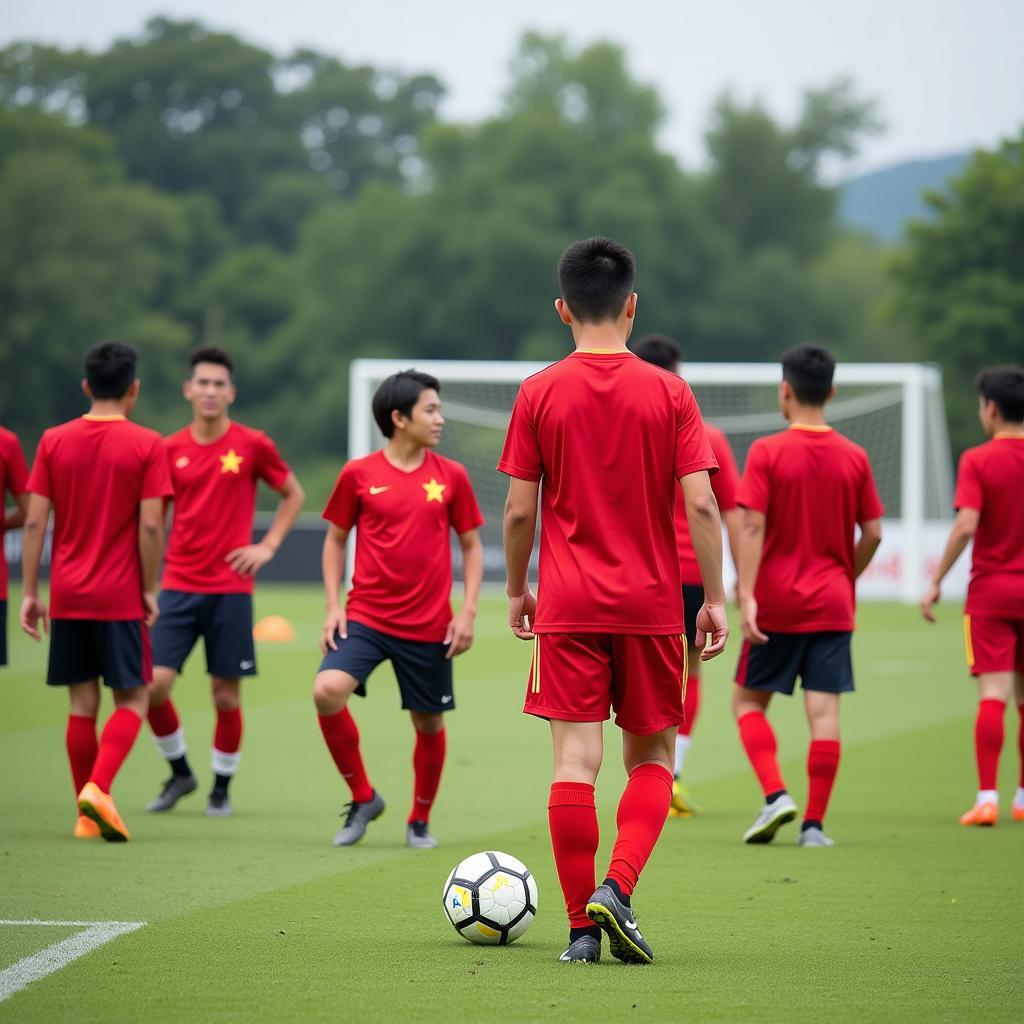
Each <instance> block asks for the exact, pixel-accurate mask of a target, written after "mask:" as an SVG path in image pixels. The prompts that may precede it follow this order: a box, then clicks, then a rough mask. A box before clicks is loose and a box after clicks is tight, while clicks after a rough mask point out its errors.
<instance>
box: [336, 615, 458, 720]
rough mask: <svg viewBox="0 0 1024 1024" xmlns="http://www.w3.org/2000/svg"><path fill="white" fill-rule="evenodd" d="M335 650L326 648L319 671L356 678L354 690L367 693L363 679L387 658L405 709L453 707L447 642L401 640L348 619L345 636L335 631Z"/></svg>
mask: <svg viewBox="0 0 1024 1024" xmlns="http://www.w3.org/2000/svg"><path fill="white" fill-rule="evenodd" d="M334 642H335V643H336V644H337V645H338V649H337V650H336V651H328V652H327V656H326V657H325V658H324V660H323V661H322V662H321V663H320V671H321V672H327V671H331V670H334V671H337V672H347V673H348V674H349V675H350V676H353V677H354V678H356V679H358V680H359V688H358V689H357V690H356V693H358V694H359V696H360V697H365V696H366V679H367V677H368V676H369V675H370V673H371V672H372V671H373V670H374V669H375V668H376V667H377V666H378V665H379V664H380V663H381V662H382V661H390V662H391V667H392V668H393V669H394V670H395V678H396V679H397V680H398V689H399V691H400V692H401V694H402V707H403V708H404V709H405V710H406V711H424V712H428V713H432V712H436V711H451V710H452V709H453V708H454V707H455V695H454V694H453V692H452V662H451V659H450V658H446V657H445V654H446V652H447V650H448V645H447V644H444V643H440V644H432V643H424V642H422V641H420V640H401V639H399V638H398V637H397V636H390V635H389V634H387V633H381V632H380V631H379V630H376V629H371V628H370V627H369V626H364V625H363V624H362V623H361V622H353V621H352V620H351V619H349V620H348V639H347V640H342V639H341V637H340V636H339V635H338V634H337V633H335V634H334Z"/></svg>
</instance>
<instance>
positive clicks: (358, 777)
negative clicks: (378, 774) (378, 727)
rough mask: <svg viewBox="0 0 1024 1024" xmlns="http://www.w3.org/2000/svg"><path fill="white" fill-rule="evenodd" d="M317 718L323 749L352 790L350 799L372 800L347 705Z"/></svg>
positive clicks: (356, 730) (371, 790)
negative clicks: (325, 747) (327, 751)
mask: <svg viewBox="0 0 1024 1024" xmlns="http://www.w3.org/2000/svg"><path fill="white" fill-rule="evenodd" d="M317 718H318V719H319V720H320V731H321V732H322V733H323V734H324V740H325V741H326V742H327V749H328V750H329V751H330V752H331V757H333V758H334V763H335V764H336V765H337V766H338V771H339V772H341V776H342V778H343V779H344V780H345V781H346V782H347V783H348V788H349V789H350V790H352V799H353V800H354V801H355V802H356V803H360V804H365V803H366V802H367V801H368V800H372V799H373V786H371V785H370V780H369V779H368V778H367V777H366V768H365V767H364V766H363V758H362V755H361V754H360V753H359V729H358V728H357V727H356V723H355V719H354V718H353V717H352V715H351V714H350V713H349V710H348V708H342V709H341V710H340V711H338V712H336V713H335V714H333V715H317Z"/></svg>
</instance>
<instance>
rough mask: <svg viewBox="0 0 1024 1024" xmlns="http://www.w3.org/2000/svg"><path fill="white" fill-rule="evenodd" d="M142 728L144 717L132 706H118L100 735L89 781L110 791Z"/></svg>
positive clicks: (104, 790) (106, 791)
mask: <svg viewBox="0 0 1024 1024" xmlns="http://www.w3.org/2000/svg"><path fill="white" fill-rule="evenodd" d="M141 728H142V719H141V718H139V716H138V715H137V714H136V713H135V712H134V711H132V710H131V709H130V708H117V709H116V710H115V711H114V713H113V714H112V715H111V716H110V717H109V718H108V719H107V724H106V725H105V726H104V727H103V732H102V733H101V735H100V749H99V751H98V752H97V754H96V762H95V764H94V765H93V766H92V772H91V773H90V775H89V781H90V782H94V783H96V785H97V786H99V787H100V789H102V790H103V792H104V793H109V792H110V787H111V786H112V785H113V784H114V776H115V775H117V773H118V771H119V770H120V768H121V765H122V764H124V760H125V758H126V757H127V756H128V755H129V754H130V753H131V749H132V746H133V744H134V743H135V737H136V736H138V735H139V730H140V729H141Z"/></svg>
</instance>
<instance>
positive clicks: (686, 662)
mask: <svg viewBox="0 0 1024 1024" xmlns="http://www.w3.org/2000/svg"><path fill="white" fill-rule="evenodd" d="M679 639H680V640H682V641H683V689H682V691H681V693H680V699H681V700H686V684H687V683H688V682H689V681H690V656H689V651H690V648H689V644H687V642H686V634H685V633H682V634H681V635H680V637H679Z"/></svg>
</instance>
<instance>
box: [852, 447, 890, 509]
mask: <svg viewBox="0 0 1024 1024" xmlns="http://www.w3.org/2000/svg"><path fill="white" fill-rule="evenodd" d="M858 493H859V495H860V505H859V508H858V510H857V522H858V523H866V522H867V521H868V520H869V519H881V518H882V516H883V515H884V514H885V506H884V505H883V504H882V499H881V498H880V497H879V496H878V488H877V487H876V486H875V474H874V473H872V472H871V462H870V461H869V460H868V458H867V456H865V457H864V479H863V481H862V482H861V485H860V491H859V492H858Z"/></svg>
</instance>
